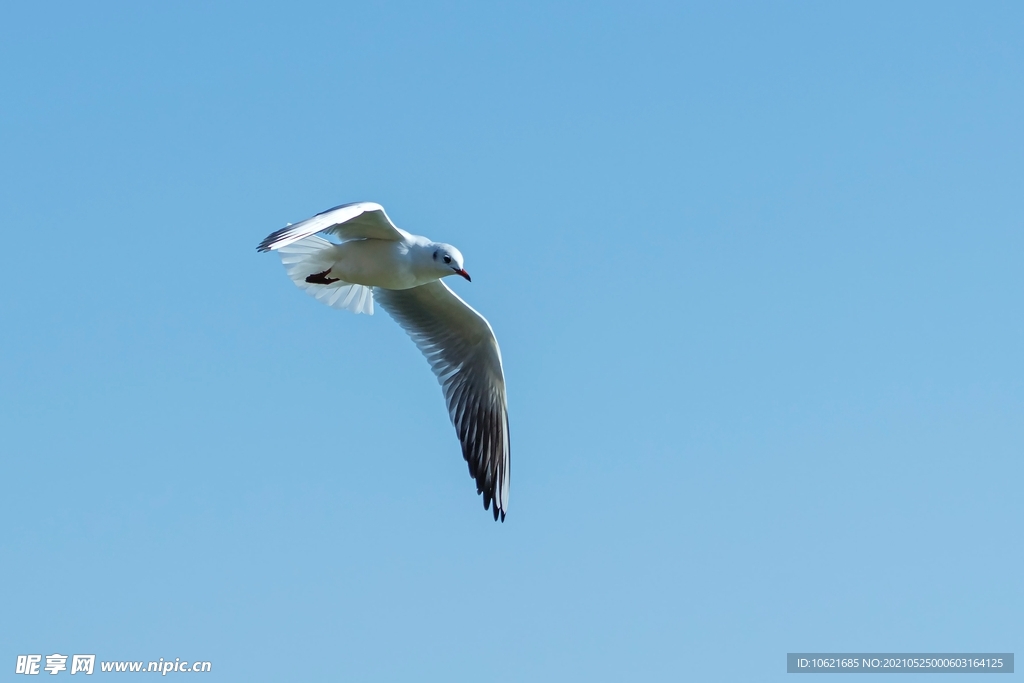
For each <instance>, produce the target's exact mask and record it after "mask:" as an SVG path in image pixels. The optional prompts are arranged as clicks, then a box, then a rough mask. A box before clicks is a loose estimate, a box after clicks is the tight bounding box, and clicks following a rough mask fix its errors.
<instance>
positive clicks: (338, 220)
mask: <svg viewBox="0 0 1024 683" xmlns="http://www.w3.org/2000/svg"><path fill="white" fill-rule="evenodd" d="M318 232H322V233H326V234H328V235H335V236H337V237H338V238H340V239H341V240H343V241H344V240H354V239H376V240H389V241H392V242H397V241H398V240H402V239H407V238H408V237H409V233H407V232H405V231H404V230H400V229H399V228H397V227H395V224H394V223H392V222H391V219H390V218H388V215H387V214H386V213H384V207H383V206H381V205H380V204H376V203H374V202H355V203H354V204H342V205H341V206H336V207H334V208H333V209H327V210H326V211H323V212H321V213H318V214H317V215H315V216H313V217H312V218H307V219H306V220H304V221H300V222H299V223H295V224H294V225H289V226H286V227H284V228H281V229H280V230H278V231H277V232H274V233H271V234H270V235H268V236H267V238H266V239H265V240H263V241H262V242H260V246H258V247H256V250H257V251H273V250H275V249H280V248H281V247H284V246H287V245H289V244H291V243H292V242H298V241H299V240H301V239H303V238H306V237H309V236H310V235H313V234H316V233H318Z"/></svg>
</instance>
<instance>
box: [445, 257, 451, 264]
mask: <svg viewBox="0 0 1024 683" xmlns="http://www.w3.org/2000/svg"><path fill="white" fill-rule="evenodd" d="M444 262H445V263H451V262H452V257H451V256H445V257H444Z"/></svg>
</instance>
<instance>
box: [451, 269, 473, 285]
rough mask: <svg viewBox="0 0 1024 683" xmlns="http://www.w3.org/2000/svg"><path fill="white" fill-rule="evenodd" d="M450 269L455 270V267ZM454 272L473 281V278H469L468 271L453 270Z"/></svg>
mask: <svg viewBox="0 0 1024 683" xmlns="http://www.w3.org/2000/svg"><path fill="white" fill-rule="evenodd" d="M452 270H455V269H454V268H453V269H452ZM455 272H456V273H458V274H459V275H461V276H462V277H464V278H466V279H467V280H469V281H470V282H472V281H473V278H471V277H470V276H469V273H467V272H466V271H464V270H455Z"/></svg>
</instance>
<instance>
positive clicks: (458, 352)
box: [257, 202, 510, 522]
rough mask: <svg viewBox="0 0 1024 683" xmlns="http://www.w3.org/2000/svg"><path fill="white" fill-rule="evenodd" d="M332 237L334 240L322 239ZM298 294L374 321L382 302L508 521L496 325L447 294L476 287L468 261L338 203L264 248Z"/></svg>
mask: <svg viewBox="0 0 1024 683" xmlns="http://www.w3.org/2000/svg"><path fill="white" fill-rule="evenodd" d="M326 237H331V238H333V240H334V241H332V240H328V239H326ZM257 251H261V252H266V251H276V252H278V253H279V254H280V255H281V262H282V263H283V264H284V266H285V269H286V270H287V272H288V277H290V278H291V279H292V282H294V283H295V284H296V285H298V286H299V288H301V289H304V290H305V291H306V292H308V293H309V294H311V295H313V296H314V297H316V299H317V300H318V301H322V302H324V303H325V304H327V305H328V306H332V307H334V308H339V309H342V310H346V311H351V312H353V313H366V314H367V315H373V305H374V301H376V302H377V303H379V304H380V305H381V306H382V307H383V308H384V310H385V311H387V312H388V313H389V314H390V315H391V317H392V318H394V319H395V322H397V323H398V324H399V325H400V326H401V327H402V329H404V330H405V331H406V333H408V335H409V336H410V337H412V340H413V342H415V343H416V346H417V347H419V349H420V351H421V352H423V355H424V356H426V358H427V361H428V362H429V363H430V367H431V369H432V370H433V371H434V374H435V375H437V379H438V382H440V384H441V388H442V390H443V392H444V398H445V402H446V403H447V405H448V415H449V417H451V421H452V424H453V425H454V426H455V432H456V434H458V437H459V442H460V443H461V444H462V455H463V457H464V458H465V459H466V462H467V463H468V464H469V474H470V476H472V477H473V478H474V479H475V480H476V488H477V493H479V494H480V495H482V496H483V502H484V509H485V510H487V509H491V510H492V512H493V514H494V519H495V520H498V519H499V518H500V519H501V521H503V522H504V521H505V512H506V511H507V510H508V488H509V486H508V483H509V470H510V466H509V431H508V409H507V400H506V398H505V375H504V372H503V371H502V366H501V351H500V350H499V348H498V340H497V339H495V337H494V331H493V330H492V329H491V325H490V323H488V322H487V319H486V318H484V317H483V316H482V315H480V314H479V313H477V312H476V311H475V310H473V308H472V307H471V306H469V304H467V303H466V302H465V301H463V300H462V299H461V298H459V296H458V295H457V294H455V292H453V291H452V290H451V289H449V287H448V285H446V284H445V283H444V281H443V279H444V278H446V277H448V276H450V275H459V276H461V277H464V278H465V279H466V280H469V281H470V282H472V280H470V277H469V273H467V272H466V269H465V268H464V262H463V258H462V253H461V252H460V251H459V250H458V249H456V248H455V247H453V246H452V245H450V244H444V243H443V242H433V241H431V240H429V239H427V238H426V237H421V236H419V235H412V234H410V233H408V232H406V231H404V230H401V229H399V228H398V227H396V226H395V224H394V223H392V222H391V219H390V218H388V215H387V214H386V213H385V212H384V207H382V206H381V205H380V204H375V203H373V202H356V203H353V204H342V205H341V206H336V207H334V208H333V209H328V210H327V211H324V212H322V213H318V214H317V215H315V216H313V217H312V218H307V219H306V220H304V221H301V222H299V223H295V224H294V225H287V226H285V227H284V228H282V229H280V230H278V231H277V232H274V233H272V234H270V235H269V236H268V237H267V238H266V239H264V240H263V241H262V242H260V245H259V246H258V247H257Z"/></svg>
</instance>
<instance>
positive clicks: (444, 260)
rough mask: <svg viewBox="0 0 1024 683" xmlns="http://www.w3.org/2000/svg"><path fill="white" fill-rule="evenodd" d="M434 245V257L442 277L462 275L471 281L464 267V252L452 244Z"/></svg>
mask: <svg viewBox="0 0 1024 683" xmlns="http://www.w3.org/2000/svg"><path fill="white" fill-rule="evenodd" d="M432 246H433V252H432V258H433V261H434V264H435V265H436V267H437V270H438V273H440V274H441V277H447V276H448V275H461V276H462V277H464V278H466V279H467V280H469V281H470V282H472V281H473V280H472V279H470V277H469V273H467V272H466V270H465V268H463V260H462V252H461V251H459V250H458V249H456V248H455V247H453V246H452V245H450V244H442V243H436V244H434V245H432Z"/></svg>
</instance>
